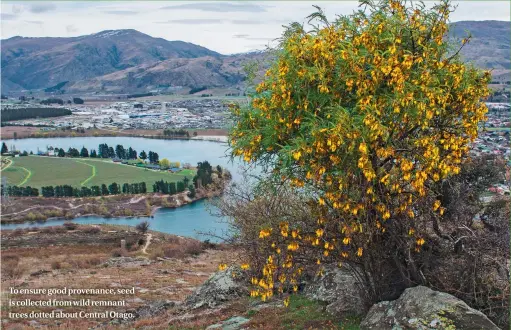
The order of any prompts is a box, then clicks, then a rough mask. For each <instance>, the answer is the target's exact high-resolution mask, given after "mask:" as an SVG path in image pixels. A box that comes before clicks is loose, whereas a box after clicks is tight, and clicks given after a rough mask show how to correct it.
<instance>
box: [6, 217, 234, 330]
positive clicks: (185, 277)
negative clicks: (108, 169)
mask: <svg viewBox="0 0 511 330" xmlns="http://www.w3.org/2000/svg"><path fill="white" fill-rule="evenodd" d="M81 227H82V226H79V227H78V229H77V230H76V231H74V232H77V231H81V230H83V228H81ZM100 227H101V229H100V230H101V231H102V232H108V231H111V230H115V231H120V230H125V229H126V228H125V227H124V226H122V227H121V226H112V225H108V226H100ZM59 228H62V229H64V230H65V233H64V234H63V235H71V233H73V231H67V230H66V229H65V228H64V227H63V226H60V227H59ZM132 230H134V229H133V228H132ZM27 232H28V231H27ZM24 233H25V231H24ZM151 233H152V235H153V238H152V240H151V244H150V246H149V248H148V249H147V252H148V253H149V254H152V253H154V251H159V250H162V249H170V248H173V247H177V246H179V245H181V246H182V250H179V251H180V252H179V253H178V254H176V255H175V256H174V257H173V258H172V259H168V260H165V261H154V262H152V263H151V264H150V265H147V266H144V267H141V266H139V265H136V264H133V265H130V264H125V265H122V266H121V267H116V266H109V267H104V266H103V264H104V263H105V262H106V261H107V260H108V259H110V258H111V257H112V250H113V248H112V246H111V245H108V244H105V245H101V244H100V245H63V246H45V247H38V248H12V249H8V250H4V251H2V265H1V267H2V290H3V292H2V298H3V301H4V304H5V301H6V299H7V301H8V299H9V295H8V293H7V290H8V288H9V287H10V286H13V285H14V284H13V283H15V284H16V285H17V284H20V283H24V288H62V287H68V288H132V287H135V295H126V296H122V297H121V296H119V297H115V298H112V296H106V295H103V296H101V295H98V296H94V297H93V298H94V299H95V300H125V301H126V306H125V307H119V308H114V310H119V311H125V310H127V309H133V308H137V307H138V306H142V305H147V304H149V303H151V302H153V301H159V300H174V301H183V300H184V299H185V298H186V297H187V296H188V295H189V294H190V293H191V292H192V291H193V290H194V289H195V288H196V287H197V286H199V285H200V284H202V283H203V282H204V281H205V280H206V279H207V278H208V277H209V276H210V275H211V274H212V273H213V272H215V271H216V270H217V267H218V264H220V263H222V262H225V261H229V260H230V258H231V257H232V255H233V251H230V250H225V249H219V248H216V249H208V250H205V249H204V246H203V244H202V243H200V242H197V241H194V240H192V239H185V238H178V237H173V236H171V235H165V234H162V233H157V232H151ZM18 234H19V233H18ZM27 235H28V234H27ZM30 235H31V236H33V235H42V233H35V234H30ZM139 237H140V236H139ZM132 243H133V246H137V247H139V243H140V242H138V241H136V240H134V241H133V242H132ZM123 253H125V254H126V255H128V256H146V257H149V255H143V254H141V252H140V250H139V249H135V250H134V251H125V252H123ZM167 253H174V252H167ZM17 298H18V299H28V298H30V299H33V300H38V299H48V297H47V296H37V295H32V296H22V295H19V296H17ZM55 298H59V297H57V296H55ZM60 298H62V297H60ZM74 298H76V299H82V298H91V297H90V296H89V297H87V296H75V297H74ZM62 299H64V298H62ZM62 299H61V300H62ZM65 299H69V297H66V298H65ZM139 299H141V300H139ZM77 308H78V307H77ZM77 308H71V307H65V308H63V309H64V310H65V311H66V312H70V311H73V310H75V309H77ZM29 309H30V310H33V309H34V308H29ZM40 309H41V310H44V308H40ZM53 309H54V308H53ZM78 309H79V308H78ZM81 309H84V308H81ZM102 309H103V310H104V308H102ZM16 310H17V312H24V310H28V309H26V308H25V309H24V307H16ZM86 310H87V311H94V310H97V311H99V310H100V308H99V307H98V308H92V307H91V308H86ZM7 312H8V307H7V306H5V305H4V308H2V317H3V318H5V317H6V315H7V314H6V313H7ZM10 321H11V323H9V327H7V328H6V329H18V326H20V329H23V327H24V326H25V327H27V329H28V328H30V327H28V325H27V324H28V323H23V321H13V320H10ZM38 321H39V322H40V323H41V325H43V326H50V327H49V329H52V328H55V329H56V328H57V327H56V326H55V323H54V321H55V320H38ZM61 321H62V320H61ZM100 321H101V322H102V321H105V320H94V319H90V320H89V319H85V320H84V319H80V320H66V321H65V322H64V323H63V324H62V325H61V327H60V329H63V328H65V329H87V328H89V327H93V326H97V325H98V324H99V323H98V322H100ZM137 324H140V325H143V324H148V325H151V326H152V325H154V328H155V329H159V328H161V329H168V315H167V316H166V315H165V314H162V315H161V316H157V317H155V318H152V319H151V320H138V321H137ZM64 325H65V326H64ZM129 327H130V328H132V325H130V326H129ZM3 328H4V327H3ZM102 328H103V327H102ZM105 328H106V329H108V327H105ZM117 328H118V327H115V326H112V327H111V329H117Z"/></svg>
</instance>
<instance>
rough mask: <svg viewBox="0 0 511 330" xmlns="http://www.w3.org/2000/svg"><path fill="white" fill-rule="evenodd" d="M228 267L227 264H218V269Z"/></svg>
mask: <svg viewBox="0 0 511 330" xmlns="http://www.w3.org/2000/svg"><path fill="white" fill-rule="evenodd" d="M226 268H227V264H220V265H218V270H225V269H226Z"/></svg>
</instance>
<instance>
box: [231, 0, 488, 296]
mask: <svg viewBox="0 0 511 330" xmlns="http://www.w3.org/2000/svg"><path fill="white" fill-rule="evenodd" d="M364 4H365V5H366V10H361V11H358V12H356V13H354V14H352V15H350V16H339V17H338V18H337V19H336V20H335V21H334V22H328V21H327V19H326V17H325V15H324V13H323V12H322V11H321V10H319V11H318V12H317V13H314V14H313V15H311V16H310V18H311V19H319V21H320V22H319V25H317V26H314V27H313V29H312V30H311V31H307V30H305V29H304V28H303V26H301V25H300V24H298V23H295V24H292V25H290V26H289V27H288V29H287V30H286V31H285V33H284V35H283V38H282V41H281V44H280V50H279V51H277V54H276V60H275V62H274V64H273V65H272V66H271V68H270V69H269V70H268V72H267V73H266V77H265V79H264V80H263V81H262V82H261V83H260V84H259V85H258V86H257V88H256V92H255V94H254V95H252V97H253V98H252V100H251V102H249V103H248V105H247V106H244V107H243V108H241V107H240V106H238V105H233V106H232V108H231V109H232V114H233V116H234V119H235V120H234V121H235V123H234V125H233V130H232V131H231V133H230V139H229V143H230V146H231V147H232V150H233V156H242V157H243V159H244V160H245V161H246V162H250V163H258V164H260V165H261V166H262V167H263V168H267V169H270V170H271V173H272V174H273V179H274V180H275V181H277V182H279V183H282V181H283V183H284V184H290V185H291V186H293V187H295V189H297V190H306V191H310V194H309V195H308V200H307V201H304V203H307V205H311V207H312V208H313V214H314V215H315V218H316V219H315V220H316V228H315V230H307V228H303V226H302V224H301V222H299V221H297V220H292V221H282V223H281V224H280V225H279V228H273V227H265V228H261V230H260V235H259V237H260V238H261V240H260V242H261V244H263V245H267V246H273V247H274V249H275V251H277V249H278V251H286V252H285V253H278V252H275V251H272V252H271V253H269V255H268V256H267V263H266V265H264V266H262V267H260V270H261V271H262V270H263V269H264V270H266V271H262V272H261V273H262V275H261V277H260V278H259V279H258V283H259V287H258V288H257V289H256V290H254V291H253V293H254V295H259V296H261V297H262V298H263V299H265V298H267V297H270V296H271V295H272V294H273V292H274V290H275V291H276V290H279V288H283V287H284V286H285V285H286V284H290V285H293V282H292V281H293V280H294V279H296V278H297V277H298V276H299V274H300V273H301V271H302V268H303V266H304V265H311V264H322V263H325V262H335V263H344V264H346V263H347V264H350V265H359V266H360V265H361V266H362V267H364V271H365V272H366V273H365V274H366V275H367V276H365V278H362V279H361V280H363V281H364V284H365V289H366V290H367V291H366V294H367V295H368V296H369V297H370V300H371V301H372V302H374V301H378V300H382V299H386V298H392V297H390V295H392V294H395V292H399V291H400V290H402V289H404V288H405V287H409V286H413V285H416V284H424V282H425V281H424V278H423V276H422V275H421V272H420V269H421V262H422V261H421V256H422V254H421V253H420V252H421V251H422V250H423V249H424V248H427V249H428V250H431V249H432V248H433V246H432V245H433V242H430V241H428V240H427V235H428V232H429V224H430V223H431V222H430V219H436V220H434V221H436V222H438V219H440V218H441V217H442V215H443V213H444V208H443V207H442V206H441V201H440V199H439V196H438V195H439V194H438V192H436V191H434V189H431V187H432V185H433V183H435V182H437V181H439V180H442V179H444V178H447V177H449V176H451V175H454V174H458V173H459V171H460V164H461V163H462V161H463V159H464V156H465V155H466V154H467V152H468V149H469V143H470V142H472V141H474V139H475V138H476V137H477V131H478V123H479V122H481V121H483V120H484V119H485V116H484V115H485V113H486V111H487V109H486V106H485V104H484V102H482V100H483V98H484V97H486V96H487V95H488V88H487V84H488V82H489V80H490V73H489V72H482V71H480V70H478V69H476V68H475V67H473V66H472V65H470V64H465V63H463V62H462V61H461V59H460V57H459V56H458V54H459V48H461V47H463V45H464V44H466V42H467V41H468V39H464V40H463V42H462V45H460V46H457V47H456V48H458V52H456V50H455V51H454V52H451V50H452V48H453V47H452V46H451V45H450V44H448V43H447V42H446V41H445V39H444V36H445V35H446V32H447V30H448V24H447V22H448V17H449V14H450V13H451V11H452V8H451V6H450V3H449V1H442V2H441V3H440V4H438V5H435V6H433V7H432V8H431V9H426V8H424V7H418V8H414V7H412V5H409V4H408V2H405V1H404V0H403V1H396V0H382V1H379V2H372V1H364ZM407 6H408V7H407ZM451 54H454V55H451ZM446 86H448V87H446ZM425 206H428V207H425ZM295 257H296V258H295ZM305 260H307V261H305ZM283 265H285V266H284V267H283ZM380 266H381V267H388V268H386V269H385V272H382V268H381V267H380ZM387 270H388V272H387ZM277 274H284V275H285V277H283V278H285V280H284V281H283V282H284V283H279V281H278V279H277V278H276V276H277ZM382 274H385V276H382ZM389 275H390V276H389ZM396 282H397V283H399V286H398V287H397V288H391V289H395V290H394V291H392V290H389V286H392V285H393V284H394V283H396ZM394 297H395V296H394Z"/></svg>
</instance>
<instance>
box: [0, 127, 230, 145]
mask: <svg viewBox="0 0 511 330" xmlns="http://www.w3.org/2000/svg"><path fill="white" fill-rule="evenodd" d="M187 131H188V132H189V134H190V137H185V136H182V137H172V136H165V135H164V134H163V130H162V129H155V130H150V129H129V130H110V129H97V128H96V129H87V130H83V131H79V130H68V129H66V130H63V129H59V130H47V128H43V127H33V126H3V127H2V129H1V130H0V138H1V139H2V140H5V139H30V138H64V137H92V136H94V137H143V138H148V139H161V140H195V139H200V140H205V141H213V142H225V141H226V137H227V135H228V131H227V130H226V129H214V128H211V129H187Z"/></svg>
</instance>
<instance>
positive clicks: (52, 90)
mask: <svg viewBox="0 0 511 330" xmlns="http://www.w3.org/2000/svg"><path fill="white" fill-rule="evenodd" d="M67 83H68V82H67V81H63V82H59V83H58V84H56V85H55V86H52V87H48V88H45V89H44V91H45V92H46V93H52V92H56V91H58V90H59V89H61V88H62V87H64V86H65V85H66V84H67Z"/></svg>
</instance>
